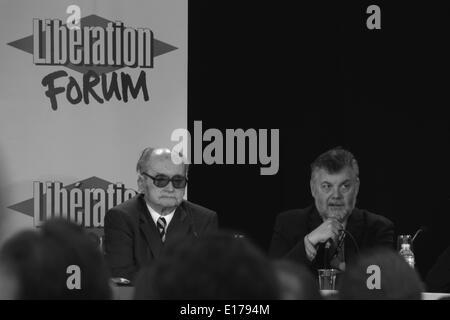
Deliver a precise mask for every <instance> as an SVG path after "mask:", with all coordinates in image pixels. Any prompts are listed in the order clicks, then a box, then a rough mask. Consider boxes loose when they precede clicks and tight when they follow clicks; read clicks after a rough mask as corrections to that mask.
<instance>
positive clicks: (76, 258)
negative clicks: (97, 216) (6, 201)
mask: <svg viewBox="0 0 450 320" xmlns="http://www.w3.org/2000/svg"><path fill="white" fill-rule="evenodd" d="M0 272H1V273H2V275H3V276H4V277H7V278H8V279H13V280H15V287H14V289H11V290H10V292H13V294H11V295H10V297H9V298H13V299H32V300H34V299H36V300H37V299H109V298H111V291H110V290H111V289H110V286H109V282H108V279H109V277H108V272H107V269H106V266H105V264H104V261H103V257H102V255H101V253H100V251H99V250H98V248H97V247H96V246H95V244H94V243H93V241H92V240H91V239H90V238H89V236H88V235H87V234H86V233H85V232H84V230H83V229H82V228H81V227H80V226H78V225H76V224H74V223H71V222H67V221H64V220H50V221H48V222H46V223H44V224H43V225H42V227H41V228H39V229H38V230H36V231H34V230H30V231H22V232H20V233H18V234H17V235H15V236H13V237H12V238H11V239H9V240H8V241H7V242H6V243H5V244H4V246H3V247H2V249H1V250H0Z"/></svg>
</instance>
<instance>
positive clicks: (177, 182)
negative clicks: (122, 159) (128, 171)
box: [142, 172, 188, 189]
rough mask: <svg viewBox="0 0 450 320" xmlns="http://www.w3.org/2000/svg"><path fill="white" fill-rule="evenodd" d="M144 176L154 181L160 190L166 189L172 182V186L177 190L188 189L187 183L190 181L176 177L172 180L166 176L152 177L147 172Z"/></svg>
mask: <svg viewBox="0 0 450 320" xmlns="http://www.w3.org/2000/svg"><path fill="white" fill-rule="evenodd" d="M142 174H143V175H144V176H146V177H149V178H150V179H152V180H153V184H154V185H155V186H157V187H158V188H164V187H165V186H167V185H168V184H169V182H172V185H173V187H174V188H176V189H183V188H184V187H186V183H187V182H188V180H187V179H186V177H184V176H180V175H175V176H173V177H172V178H169V177H168V176H166V175H164V174H158V175H156V176H154V177H153V176H151V175H149V174H148V173H147V172H142Z"/></svg>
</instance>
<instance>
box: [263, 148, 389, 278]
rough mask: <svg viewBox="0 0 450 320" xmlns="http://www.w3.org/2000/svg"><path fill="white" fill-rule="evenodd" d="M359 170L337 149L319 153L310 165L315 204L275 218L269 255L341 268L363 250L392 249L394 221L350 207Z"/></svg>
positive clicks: (355, 193)
mask: <svg viewBox="0 0 450 320" xmlns="http://www.w3.org/2000/svg"><path fill="white" fill-rule="evenodd" d="M358 175H359V168H358V163H357V161H356V159H355V158H354V157H353V155H352V154H351V153H350V152H349V151H347V150H344V149H342V148H335V149H331V150H329V151H327V152H325V153H323V154H322V155H320V156H319V157H318V158H317V159H316V160H315V161H314V162H313V163H312V165H311V181H310V187H311V193H312V196H313V198H314V200H315V205H313V206H310V207H308V208H306V209H296V210H290V211H286V212H283V213H281V214H280V215H279V216H278V217H277V221H276V224H275V228H274V233H273V237H272V242H271V245H270V250H269V254H270V256H271V257H274V258H281V257H285V258H288V259H292V260H294V261H297V262H300V263H304V264H306V265H308V266H310V267H311V269H313V270H314V269H318V268H336V269H339V270H342V271H343V270H345V264H346V262H348V261H350V260H352V258H354V256H355V255H356V254H357V253H358V252H359V251H360V250H364V249H368V248H371V247H376V246H387V247H391V248H392V249H393V248H394V225H393V223H392V222H391V221H389V220H388V219H387V218H385V217H382V216H380V215H376V214H374V213H371V212H368V211H366V210H361V209H357V208H355V203H356V197H357V195H358V191H359V184H360V182H359V178H358Z"/></svg>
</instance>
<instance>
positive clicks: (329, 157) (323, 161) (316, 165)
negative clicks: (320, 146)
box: [311, 147, 359, 177]
mask: <svg viewBox="0 0 450 320" xmlns="http://www.w3.org/2000/svg"><path fill="white" fill-rule="evenodd" d="M346 167H350V168H352V169H353V170H355V173H356V176H358V175H359V167H358V162H357V161H356V159H355V157H354V156H353V154H352V153H351V152H350V151H347V150H345V149H343V148H342V147H336V148H333V149H331V150H328V151H327V152H324V153H322V154H321V155H320V156H318V157H317V158H316V160H314V161H313V163H311V177H312V176H313V174H314V172H315V171H316V170H318V169H325V170H326V171H327V172H328V173H338V172H340V171H341V170H342V169H344V168H346Z"/></svg>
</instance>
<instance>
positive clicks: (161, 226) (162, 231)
mask: <svg viewBox="0 0 450 320" xmlns="http://www.w3.org/2000/svg"><path fill="white" fill-rule="evenodd" d="M156 225H157V227H158V231H159V236H160V237H161V241H162V242H164V241H165V240H166V219H164V218H163V217H159V218H158V221H156Z"/></svg>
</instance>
